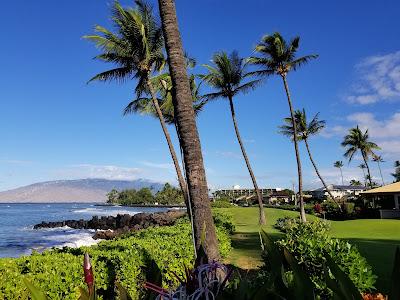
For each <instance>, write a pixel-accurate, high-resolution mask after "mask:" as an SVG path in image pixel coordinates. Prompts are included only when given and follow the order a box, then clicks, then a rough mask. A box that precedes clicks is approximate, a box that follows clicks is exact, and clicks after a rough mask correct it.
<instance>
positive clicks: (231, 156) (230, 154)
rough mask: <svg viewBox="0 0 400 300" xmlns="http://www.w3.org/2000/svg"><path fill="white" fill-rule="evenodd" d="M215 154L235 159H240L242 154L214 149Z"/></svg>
mask: <svg viewBox="0 0 400 300" xmlns="http://www.w3.org/2000/svg"><path fill="white" fill-rule="evenodd" d="M215 153H216V154H217V155H219V156H222V157H226V158H235V159H241V158H242V156H241V155H240V154H238V153H236V152H232V151H216V152H215Z"/></svg>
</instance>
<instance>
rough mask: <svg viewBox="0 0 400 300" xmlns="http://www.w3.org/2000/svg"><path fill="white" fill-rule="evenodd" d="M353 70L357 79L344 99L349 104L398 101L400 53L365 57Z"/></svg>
mask: <svg viewBox="0 0 400 300" xmlns="http://www.w3.org/2000/svg"><path fill="white" fill-rule="evenodd" d="M355 69H356V73H357V77H358V78H357V80H356V82H355V83H354V84H353V87H352V89H351V92H350V94H349V95H348V96H347V97H346V98H347V100H348V101H349V102H351V103H357V104H362V105H363V104H372V103H376V102H379V101H389V100H392V101H393V100H399V99H400V51H397V52H394V53H389V54H386V55H376V56H370V57H367V58H365V59H364V60H362V61H361V63H359V64H358V65H356V67H355Z"/></svg>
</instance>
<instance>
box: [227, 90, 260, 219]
mask: <svg viewBox="0 0 400 300" xmlns="http://www.w3.org/2000/svg"><path fill="white" fill-rule="evenodd" d="M229 105H230V107H231V114H232V120H233V126H234V127H235V132H236V137H237V140H238V142H239V145H240V150H242V154H243V158H244V161H245V162H246V166H247V169H248V170H249V173H250V177H251V181H252V182H253V186H254V189H255V190H256V194H257V200H258V207H259V220H258V222H259V224H260V225H265V213H264V207H263V196H262V194H261V192H260V189H259V188H258V185H257V181H256V177H255V176H254V173H253V170H252V169H251V165H250V161H249V158H248V157H247V154H246V150H245V149H244V146H243V142H242V138H241V137H240V133H239V128H238V125H237V121H236V115H235V108H234V106H233V100H232V97H229Z"/></svg>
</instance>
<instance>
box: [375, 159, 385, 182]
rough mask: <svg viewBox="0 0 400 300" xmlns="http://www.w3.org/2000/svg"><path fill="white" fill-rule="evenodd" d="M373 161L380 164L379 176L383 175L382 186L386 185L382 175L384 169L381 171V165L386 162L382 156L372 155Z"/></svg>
mask: <svg viewBox="0 0 400 300" xmlns="http://www.w3.org/2000/svg"><path fill="white" fill-rule="evenodd" d="M372 160H373V161H374V162H376V163H377V164H378V168H379V174H381V179H382V185H385V181H384V180H383V175H382V169H381V163H383V162H385V161H384V160H383V158H382V156H381V155H376V154H374V155H372Z"/></svg>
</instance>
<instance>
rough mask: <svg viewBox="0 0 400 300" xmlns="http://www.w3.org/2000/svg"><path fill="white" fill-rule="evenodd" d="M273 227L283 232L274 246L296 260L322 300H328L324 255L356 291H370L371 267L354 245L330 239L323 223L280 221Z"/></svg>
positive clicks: (373, 278)
mask: <svg viewBox="0 0 400 300" xmlns="http://www.w3.org/2000/svg"><path fill="white" fill-rule="evenodd" d="M275 226H276V227H277V228H279V229H280V230H281V231H283V232H284V233H285V237H284V239H282V240H279V241H277V244H278V245H279V246H280V247H282V248H285V249H287V250H288V251H289V252H290V253H291V254H292V255H293V256H294V257H295V258H296V260H297V261H298V262H299V264H300V265H301V266H302V267H303V268H304V269H305V271H306V272H307V273H308V274H309V276H310V278H311V280H312V281H313V283H314V285H315V288H316V291H317V293H318V294H319V295H320V296H321V297H322V298H323V299H325V298H329V295H330V293H331V291H330V290H329V289H328V287H327V286H326V282H325V276H326V274H325V270H326V269H325V267H324V266H325V264H326V256H327V255H328V256H330V257H332V259H333V261H334V262H335V263H336V264H337V265H338V266H339V268H340V269H341V270H342V271H343V272H345V273H346V274H347V275H348V276H349V277H350V279H351V280H352V281H353V283H354V285H355V286H356V287H357V288H358V289H359V291H360V292H365V291H370V290H372V289H374V283H375V280H376V276H375V275H374V274H373V273H372V268H371V266H370V265H369V264H368V262H367V261H366V259H365V258H364V257H362V256H361V254H360V252H359V251H358V249H357V248H356V247H355V246H354V245H352V244H350V243H349V242H347V241H344V240H339V239H335V238H331V237H330V236H329V234H328V231H329V227H330V226H329V223H327V222H326V221H321V220H318V221H313V222H307V223H302V222H300V220H298V219H292V218H283V219H279V220H278V222H277V224H276V225H275Z"/></svg>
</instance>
